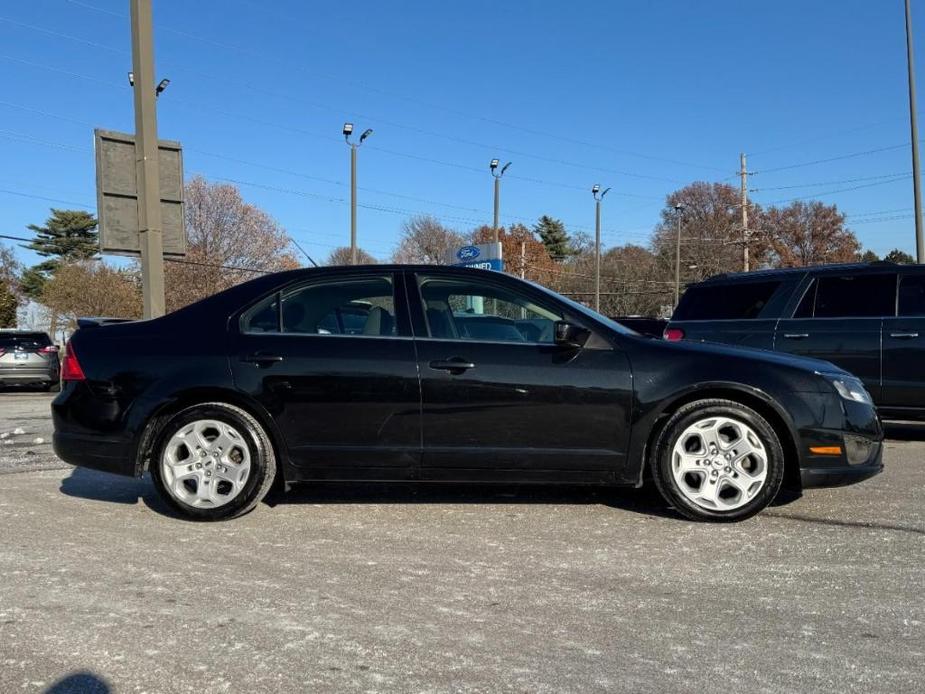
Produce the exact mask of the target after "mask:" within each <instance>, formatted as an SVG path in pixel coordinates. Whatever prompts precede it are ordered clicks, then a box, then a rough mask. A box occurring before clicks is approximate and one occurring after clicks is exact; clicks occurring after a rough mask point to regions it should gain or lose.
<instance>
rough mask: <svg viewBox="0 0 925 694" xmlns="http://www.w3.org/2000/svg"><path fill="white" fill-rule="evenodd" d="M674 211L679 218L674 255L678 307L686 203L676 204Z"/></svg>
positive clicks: (675, 291)
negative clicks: (683, 217) (682, 224)
mask: <svg viewBox="0 0 925 694" xmlns="http://www.w3.org/2000/svg"><path fill="white" fill-rule="evenodd" d="M674 211H675V213H676V216H677V218H678V239H677V242H676V243H675V255H674V305H675V308H677V306H678V302H679V301H680V300H681V217H682V216H683V215H684V205H675V206H674Z"/></svg>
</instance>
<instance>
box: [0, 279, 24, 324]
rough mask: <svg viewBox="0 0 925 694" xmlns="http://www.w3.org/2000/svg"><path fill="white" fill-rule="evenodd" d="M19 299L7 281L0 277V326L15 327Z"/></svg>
mask: <svg viewBox="0 0 925 694" xmlns="http://www.w3.org/2000/svg"><path fill="white" fill-rule="evenodd" d="M17 308H19V301H18V300H17V299H16V295H15V294H14V293H13V290H12V287H10V285H9V283H8V282H7V281H6V280H4V279H0V328H15V327H16V309H17Z"/></svg>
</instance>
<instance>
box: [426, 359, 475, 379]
mask: <svg viewBox="0 0 925 694" xmlns="http://www.w3.org/2000/svg"><path fill="white" fill-rule="evenodd" d="M429 366H430V368H432V369H434V370H435V371H449V372H450V373H451V374H456V375H458V374H461V373H463V372H465V371H468V370H469V369H474V368H475V364H473V363H472V362H471V361H466V360H465V359H462V358H461V357H451V358H450V359H435V360H434V361H432V362H430V364H429Z"/></svg>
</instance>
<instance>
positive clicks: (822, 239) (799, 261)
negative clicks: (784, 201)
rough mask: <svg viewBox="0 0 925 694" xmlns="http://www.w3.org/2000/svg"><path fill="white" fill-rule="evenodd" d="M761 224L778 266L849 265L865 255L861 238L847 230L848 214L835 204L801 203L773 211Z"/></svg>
mask: <svg viewBox="0 0 925 694" xmlns="http://www.w3.org/2000/svg"><path fill="white" fill-rule="evenodd" d="M761 221H762V227H763V228H764V232H765V233H766V234H767V238H768V242H769V243H770V246H771V259H770V260H771V263H772V264H773V265H774V266H776V267H803V266H806V265H818V264H820V263H849V262H853V261H854V260H855V259H856V258H857V257H858V255H859V254H860V252H861V244H860V243H859V242H858V239H857V237H856V236H855V235H854V233H853V232H851V231H850V230H848V229H846V228H845V215H843V214H842V213H841V212H839V211H838V208H837V207H836V206H835V205H825V204H823V203H821V202H819V201H818V200H813V201H811V202H802V201H797V202H794V203H792V204H790V205H788V206H787V207H783V208H779V207H771V208H769V209H768V210H767V211H766V212H765V213H764V215H763V217H762V220H761Z"/></svg>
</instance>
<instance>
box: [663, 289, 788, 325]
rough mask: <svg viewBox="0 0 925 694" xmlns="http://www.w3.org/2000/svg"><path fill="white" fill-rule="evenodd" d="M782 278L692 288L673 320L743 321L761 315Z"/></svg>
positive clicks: (682, 298) (686, 294) (683, 297)
mask: <svg viewBox="0 0 925 694" xmlns="http://www.w3.org/2000/svg"><path fill="white" fill-rule="evenodd" d="M780 284H781V283H780V281H772V282H742V283H740V284H721V285H709V284H707V285H699V286H694V287H690V288H689V289H688V290H687V291H686V292H684V296H682V297H681V301H680V303H679V304H678V308H677V309H676V310H675V312H674V316H673V317H672V320H676V321H679V320H742V319H748V318H758V316H759V315H760V314H761V311H762V310H763V309H764V307H765V306H767V304H768V301H770V299H771V297H772V296H774V292H776V291H777V288H778V287H779V286H780Z"/></svg>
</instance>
